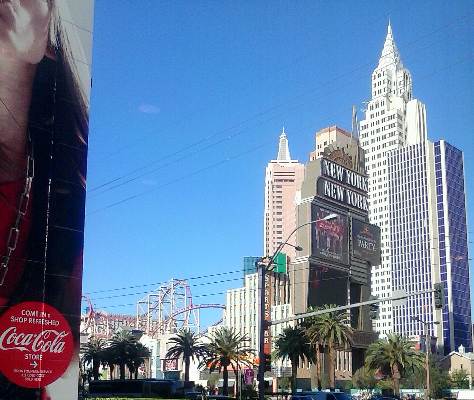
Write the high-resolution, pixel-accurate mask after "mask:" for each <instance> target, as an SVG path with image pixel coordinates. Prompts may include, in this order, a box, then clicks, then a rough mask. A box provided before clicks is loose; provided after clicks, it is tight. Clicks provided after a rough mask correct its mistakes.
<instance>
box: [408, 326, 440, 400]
mask: <svg viewBox="0 0 474 400" xmlns="http://www.w3.org/2000/svg"><path fill="white" fill-rule="evenodd" d="M411 319H412V320H413V321H418V322H421V323H422V324H423V328H424V329H423V331H424V332H423V333H424V334H425V368H426V393H425V400H430V391H431V382H430V351H431V335H430V334H429V325H431V324H436V325H437V324H439V322H437V321H433V322H429V321H428V322H427V321H423V320H422V319H420V318H418V317H411Z"/></svg>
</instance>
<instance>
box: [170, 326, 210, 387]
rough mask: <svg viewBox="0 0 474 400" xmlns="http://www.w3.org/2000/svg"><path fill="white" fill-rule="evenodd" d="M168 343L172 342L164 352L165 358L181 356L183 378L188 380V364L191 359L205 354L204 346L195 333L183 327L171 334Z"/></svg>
mask: <svg viewBox="0 0 474 400" xmlns="http://www.w3.org/2000/svg"><path fill="white" fill-rule="evenodd" d="M168 344H172V345H173V346H172V347H170V348H169V349H168V351H167V353H166V358H179V357H181V356H182V357H183V362H184V380H185V382H188V381H189V365H190V364H191V360H198V361H199V360H201V359H202V358H204V357H205V355H206V346H205V345H204V344H202V343H201V342H200V340H199V338H198V336H197V334H196V333H194V332H191V331H190V330H189V329H183V330H181V331H180V332H178V333H177V334H176V336H173V337H172V338H171V339H170V340H169V341H168Z"/></svg>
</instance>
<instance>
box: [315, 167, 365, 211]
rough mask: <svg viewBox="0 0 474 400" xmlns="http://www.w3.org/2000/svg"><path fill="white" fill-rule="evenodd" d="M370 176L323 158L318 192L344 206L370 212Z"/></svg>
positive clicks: (319, 194)
mask: <svg viewBox="0 0 474 400" xmlns="http://www.w3.org/2000/svg"><path fill="white" fill-rule="evenodd" d="M368 184H369V183H368V178H367V177H366V176H364V175H361V174H359V173H357V172H355V171H353V170H351V169H349V168H346V167H344V166H342V165H340V164H337V163H335V162H334V161H331V160H327V159H325V158H323V159H321V177H319V178H318V181H317V194H318V196H321V197H323V198H325V199H328V200H330V201H333V202H336V203H339V204H340V205H342V206H344V207H351V208H355V209H357V210H360V211H363V212H368V210H369V205H368V199H367V190H368Z"/></svg>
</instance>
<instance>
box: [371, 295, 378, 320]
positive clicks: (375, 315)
mask: <svg viewBox="0 0 474 400" xmlns="http://www.w3.org/2000/svg"><path fill="white" fill-rule="evenodd" d="M370 300H378V297H377V296H370ZM369 315H370V319H378V318H379V316H380V309H379V303H375V304H370V305H369Z"/></svg>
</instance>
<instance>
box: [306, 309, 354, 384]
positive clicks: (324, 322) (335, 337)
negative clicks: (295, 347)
mask: <svg viewBox="0 0 474 400" xmlns="http://www.w3.org/2000/svg"><path fill="white" fill-rule="evenodd" d="M334 307H336V306H335V305H332V304H331V305H325V306H324V307H322V309H323V310H324V309H330V308H334ZM347 319H348V318H347V312H345V311H334V312H327V313H324V314H320V315H316V316H315V317H313V319H312V321H311V325H310V326H309V327H308V328H307V330H306V333H307V335H308V338H309V340H310V341H311V342H312V343H316V342H318V343H321V344H323V345H324V346H325V347H327V349H328V374H329V377H328V378H329V379H328V382H329V387H330V388H331V389H334V387H335V386H336V385H335V369H336V368H335V365H336V348H345V347H346V346H347V345H348V344H350V343H351V341H352V332H353V330H352V328H351V327H350V326H349V325H348V324H347Z"/></svg>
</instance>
